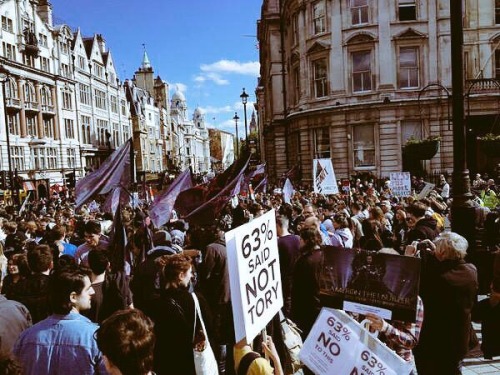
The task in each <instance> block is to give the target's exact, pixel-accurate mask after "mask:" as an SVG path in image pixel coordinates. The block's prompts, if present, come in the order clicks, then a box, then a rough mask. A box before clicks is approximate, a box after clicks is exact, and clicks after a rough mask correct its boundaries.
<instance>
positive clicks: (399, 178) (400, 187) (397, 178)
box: [389, 172, 411, 197]
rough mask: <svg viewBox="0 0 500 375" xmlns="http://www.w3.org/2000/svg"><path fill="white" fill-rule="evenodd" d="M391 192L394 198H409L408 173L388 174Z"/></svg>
mask: <svg viewBox="0 0 500 375" xmlns="http://www.w3.org/2000/svg"><path fill="white" fill-rule="evenodd" d="M389 179H390V180H391V190H392V193H393V194H394V195H395V196H398V197H409V196H410V195H411V179H410V172H393V173H390V175H389Z"/></svg>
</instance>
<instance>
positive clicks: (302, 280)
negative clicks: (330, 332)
mask: <svg viewBox="0 0 500 375" xmlns="http://www.w3.org/2000/svg"><path fill="white" fill-rule="evenodd" d="M321 241H322V238H321V234H320V232H319V229H318V228H317V227H316V226H313V227H307V228H305V229H302V230H301V231H300V243H301V249H300V251H301V255H300V256H299V258H298V259H297V262H296V263H295V268H294V270H293V276H292V319H293V321H294V322H295V323H296V324H297V325H298V326H299V328H300V329H301V330H302V337H303V339H305V338H306V337H307V335H308V334H309V332H310V331H311V328H312V326H313V324H314V321H315V320H316V318H317V317H318V314H319V312H320V309H321V305H320V300H319V291H320V274H321V264H322V262H323V251H322V250H321Z"/></svg>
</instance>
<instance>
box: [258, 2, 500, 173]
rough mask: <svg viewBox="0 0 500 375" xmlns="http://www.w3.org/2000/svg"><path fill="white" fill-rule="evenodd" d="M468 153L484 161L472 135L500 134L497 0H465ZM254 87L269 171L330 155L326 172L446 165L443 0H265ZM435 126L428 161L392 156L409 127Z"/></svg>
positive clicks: (487, 161)
mask: <svg viewBox="0 0 500 375" xmlns="http://www.w3.org/2000/svg"><path fill="white" fill-rule="evenodd" d="M464 10H465V12H464V13H465V14H464V73H465V74H464V76H465V80H466V82H465V90H466V95H465V98H464V100H465V101H466V103H465V108H466V112H467V113H466V121H467V127H468V134H467V150H468V153H467V161H468V165H469V168H470V169H471V170H472V171H478V172H481V171H491V170H493V168H494V166H495V165H496V163H497V162H498V161H499V160H494V159H492V158H488V157H486V156H485V155H484V154H483V153H482V152H481V150H480V147H479V143H478V142H479V141H478V139H477V138H478V137H479V136H482V135H484V134H486V133H489V132H493V133H496V134H500V124H499V121H498V120H499V118H498V115H499V113H500V107H499V98H500V90H499V88H500V85H499V83H498V81H497V79H499V78H500V43H499V41H500V2H499V1H497V0H471V1H467V2H466V6H465V8H464ZM258 39H259V46H260V63H261V72H260V73H261V77H260V80H259V84H258V87H257V89H256V95H257V100H258V115H259V121H258V123H259V126H260V130H261V132H262V134H263V149H262V152H263V153H264V159H265V160H266V161H267V166H268V170H269V171H270V174H271V176H272V177H274V178H279V177H280V176H281V174H282V173H283V172H285V171H286V170H288V169H290V168H291V167H293V166H294V165H297V164H298V165H299V166H300V168H301V170H302V176H303V178H304V181H306V182H307V181H309V182H310V181H311V179H312V160H313V159H315V158H331V159H332V162H333V165H334V168H335V172H336V176H337V178H343V177H349V176H351V175H352V174H354V173H356V172H371V173H373V174H375V175H376V176H379V177H386V176H388V175H389V173H390V172H397V171H402V170H412V171H413V170H418V169H420V170H421V171H422V172H430V171H451V170H452V168H453V139H452V138H453V137H452V129H453V124H452V122H451V118H450V117H451V112H452V111H451V100H450V94H451V92H452V87H451V57H450V55H451V38H450V9H449V0H397V1H388V0H378V1H371V0H341V1H332V0H314V1H312V0H281V1H279V0H264V2H263V6H262V14H261V19H260V21H259V23H258ZM429 136H435V137H440V139H441V141H440V146H439V151H438V152H437V153H436V155H435V156H434V157H432V159H430V160H424V161H418V162H417V163H415V161H414V160H410V158H408V157H403V153H402V147H403V146H404V145H405V143H406V141H407V140H408V138H410V137H413V138H416V139H424V138H427V137H429Z"/></svg>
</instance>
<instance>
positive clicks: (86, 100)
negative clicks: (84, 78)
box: [80, 83, 90, 105]
mask: <svg viewBox="0 0 500 375" xmlns="http://www.w3.org/2000/svg"><path fill="white" fill-rule="evenodd" d="M80 103H82V104H85V105H90V86H88V85H84V84H83V83H80Z"/></svg>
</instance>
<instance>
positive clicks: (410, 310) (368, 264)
mask: <svg viewBox="0 0 500 375" xmlns="http://www.w3.org/2000/svg"><path fill="white" fill-rule="evenodd" d="M324 254H325V260H324V268H323V271H322V274H321V284H320V288H321V289H320V297H321V300H322V304H323V306H328V307H333V308H336V309H342V310H346V311H351V312H356V313H360V314H366V313H367V312H371V313H374V314H377V315H379V316H381V317H383V318H384V319H397V320H403V321H406V322H414V321H415V319H416V314H417V299H418V289H419V284H420V259H419V258H413V257H406V256H402V255H392V254H381V253H376V252H373V251H366V250H353V249H343V248H336V247H332V246H330V247H325V250H324Z"/></svg>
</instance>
